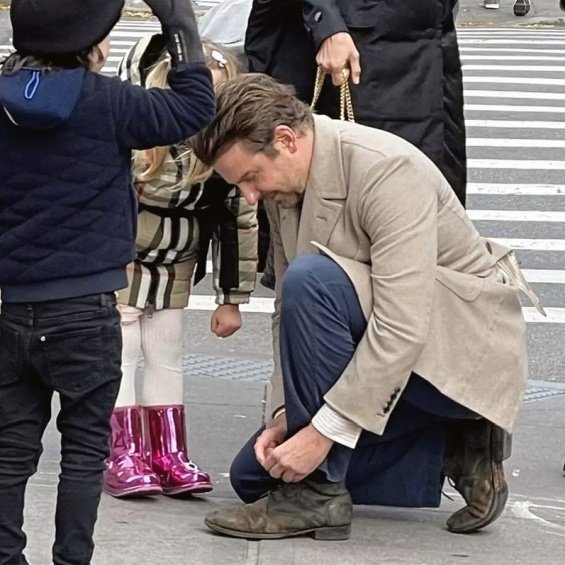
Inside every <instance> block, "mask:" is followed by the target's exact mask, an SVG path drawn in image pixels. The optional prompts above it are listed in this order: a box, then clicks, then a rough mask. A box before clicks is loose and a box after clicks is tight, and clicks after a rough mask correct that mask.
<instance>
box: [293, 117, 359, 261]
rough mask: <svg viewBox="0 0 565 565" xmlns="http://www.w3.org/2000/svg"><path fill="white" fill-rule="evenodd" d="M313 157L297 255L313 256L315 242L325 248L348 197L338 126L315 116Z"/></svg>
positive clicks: (329, 120) (324, 118)
mask: <svg viewBox="0 0 565 565" xmlns="http://www.w3.org/2000/svg"><path fill="white" fill-rule="evenodd" d="M314 124H315V125H314V128H315V137H314V153H313V156H312V164H311V165H310V175H309V178H308V185H307V187H306V192H305V195H304V202H303V205H302V213H301V216H300V225H299V229H298V237H297V243H296V253H297V254H301V253H313V252H315V247H313V246H312V244H311V242H312V241H315V242H317V243H320V244H322V245H326V244H327V243H328V241H329V239H330V236H331V233H332V231H333V229H334V227H335V225H336V222H337V220H338V218H339V217H340V215H341V213H342V211H343V204H344V201H345V198H346V197H347V188H348V187H347V185H346V182H345V176H344V173H343V165H342V156H341V143H340V137H339V131H338V129H337V128H336V124H337V122H335V121H334V120H331V119H330V118H327V117H325V116H314Z"/></svg>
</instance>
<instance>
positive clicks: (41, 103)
mask: <svg viewBox="0 0 565 565" xmlns="http://www.w3.org/2000/svg"><path fill="white" fill-rule="evenodd" d="M85 75H86V70H85V69H83V68H79V69H72V70H57V71H51V70H49V71H47V70H43V71H42V70H39V69H31V68H27V67H23V68H22V69H21V70H19V71H18V72H16V73H14V74H10V75H1V76H0V105H1V106H2V110H3V111H4V113H5V114H6V115H7V116H8V118H9V119H10V121H11V122H12V123H13V124H14V125H16V126H19V127H22V128H26V129H34V130H48V129H54V128H57V127H59V126H61V125H62V124H64V123H65V122H66V121H67V120H68V119H69V117H70V115H71V114H72V112H73V110H74V109H75V107H76V105H77V103H78V100H79V96H80V93H81V90H82V84H83V82H84V77H85Z"/></svg>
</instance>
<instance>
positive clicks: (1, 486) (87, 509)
mask: <svg viewBox="0 0 565 565" xmlns="http://www.w3.org/2000/svg"><path fill="white" fill-rule="evenodd" d="M121 350H122V341H121V331H120V321H119V314H118V312H117V310H116V300H115V296H114V295H113V293H112V294H101V295H93V296H87V297H82V298H73V299H66V300H58V301H53V302H44V303H34V304H7V303H3V304H2V310H1V314H0V565H25V564H27V561H26V559H25V557H24V555H23V551H24V548H25V545H26V536H25V534H24V533H23V531H22V525H23V512H24V495H25V489H26V485H27V482H28V480H29V478H30V477H31V476H32V475H33V474H34V473H35V471H36V470H37V464H38V461H39V457H40V455H41V453H42V444H41V439H42V436H43V433H44V431H45V428H46V426H47V424H48V422H49V420H50V418H51V400H52V396H53V392H58V393H59V398H60V404H61V410H60V412H59V414H58V417H57V428H58V429H59V431H60V432H61V474H60V476H59V486H58V493H57V509H56V515H55V526H56V537H55V544H54V546H53V562H54V563H55V564H57V565H87V564H89V563H90V560H91V557H92V553H93V549H94V543H93V540H92V537H93V533H94V524H95V523H96V518H97V512H98V505H99V502H100V494H101V491H102V473H103V470H104V459H105V458H106V457H107V456H108V437H109V434H110V415H111V413H112V409H113V407H114V403H115V401H116V397H117V395H118V390H119V386H120V379H121V367H120V365H121Z"/></svg>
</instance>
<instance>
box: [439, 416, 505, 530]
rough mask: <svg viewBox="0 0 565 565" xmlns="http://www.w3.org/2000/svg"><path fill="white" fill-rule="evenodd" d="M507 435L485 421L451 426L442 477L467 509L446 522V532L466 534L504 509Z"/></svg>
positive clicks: (459, 511) (458, 512) (471, 421)
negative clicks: (449, 481) (457, 494)
mask: <svg viewBox="0 0 565 565" xmlns="http://www.w3.org/2000/svg"><path fill="white" fill-rule="evenodd" d="M510 452H511V436H510V435H509V434H507V433H506V432H504V430H502V429H501V428H499V427H497V426H495V425H494V424H492V423H491V422H489V421H488V420H485V419H480V420H467V421H461V422H457V423H454V424H453V426H452V429H451V430H450V434H449V437H448V444H447V452H446V458H445V474H446V476H447V477H448V479H450V480H451V481H452V482H453V486H454V487H455V488H456V489H457V491H458V492H459V493H460V494H461V496H462V497H463V499H464V500H465V502H466V503H467V506H465V507H464V508H461V509H460V510H458V511H457V512H455V513H454V514H452V515H451V516H450V517H449V519H448V520H447V528H448V530H449V531H450V532H454V533H458V534H467V533H471V532H474V531H476V530H479V529H481V528H484V527H485V526H488V525H489V524H491V523H492V522H494V521H495V520H496V519H497V518H498V517H499V516H500V515H501V514H502V511H503V510H504V507H505V505H506V501H507V499H508V485H507V484H506V479H505V477H504V468H503V466H502V462H503V461H504V460H505V459H508V457H510Z"/></svg>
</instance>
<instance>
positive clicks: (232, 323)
mask: <svg viewBox="0 0 565 565" xmlns="http://www.w3.org/2000/svg"><path fill="white" fill-rule="evenodd" d="M239 328H241V313H240V312H239V306H238V305H237V304H222V305H221V306H218V307H217V308H216V311H215V312H214V314H213V315H212V320H211V322H210V329H211V330H212V333H214V334H216V335H217V336H218V337H229V336H230V335H233V334H234V333H235V332H236V331H237V330H239Z"/></svg>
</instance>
